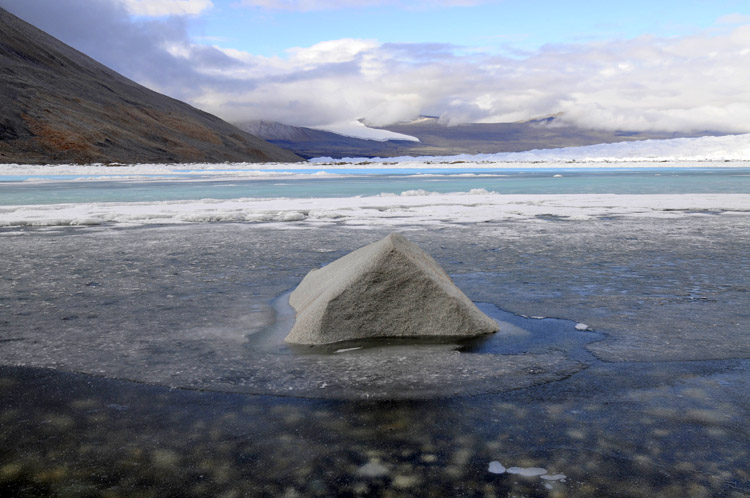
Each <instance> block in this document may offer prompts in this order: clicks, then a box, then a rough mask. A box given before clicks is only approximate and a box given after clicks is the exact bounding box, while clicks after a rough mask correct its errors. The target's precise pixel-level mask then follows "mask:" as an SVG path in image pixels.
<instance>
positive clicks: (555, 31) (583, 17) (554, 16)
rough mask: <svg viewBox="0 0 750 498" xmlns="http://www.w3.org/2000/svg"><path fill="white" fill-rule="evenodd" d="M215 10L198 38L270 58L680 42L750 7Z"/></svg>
mask: <svg viewBox="0 0 750 498" xmlns="http://www.w3.org/2000/svg"><path fill="white" fill-rule="evenodd" d="M264 3H266V4H268V3H271V2H264ZM213 4H214V6H213V7H212V8H209V9H206V10H205V11H204V12H203V13H202V14H201V15H200V16H196V17H195V18H193V20H192V21H191V24H190V29H189V32H190V34H191V36H193V37H194V38H195V39H196V40H200V41H202V42H205V43H212V44H217V45H220V46H225V47H231V48H237V49H240V50H245V51H248V52H252V53H255V54H259V55H267V56H270V55H277V56H283V55H284V52H285V50H286V49H288V48H290V47H304V46H309V45H313V44H315V43H317V42H320V41H323V40H332V39H339V38H368V39H375V40H379V41H381V42H399V43H448V44H454V45H462V46H467V47H480V48H484V49H488V50H489V49H494V50H499V51H509V50H513V49H518V50H527V51H528V50H536V49H538V48H539V47H541V46H542V45H545V44H550V43H551V44H559V43H581V42H590V41H596V40H609V39H617V38H634V37H637V36H641V35H649V34H650V35H656V36H681V35H686V34H689V33H692V32H696V31H699V30H705V29H710V28H711V27H712V26H714V25H715V23H716V21H717V20H718V19H720V18H722V17H724V16H726V15H729V14H745V15H750V2H747V1H742V2H740V1H737V0H730V1H726V0H724V1H711V2H710V1H695V0H693V1H691V0H682V1H673V0H666V1H663V0H662V1H643V0H634V1H628V2H591V1H559V0H557V1H551V0H531V1H529V0H526V1H523V0H503V1H495V2H486V3H482V4H478V5H471V6H440V5H438V6H433V7H427V6H415V7H399V6H398V5H397V4H387V5H383V6H380V7H378V6H365V7H356V6H352V7H348V8H322V9H318V10H288V9H269V8H264V7H259V6H249V5H248V6H240V5H239V4H238V2H237V0H213Z"/></svg>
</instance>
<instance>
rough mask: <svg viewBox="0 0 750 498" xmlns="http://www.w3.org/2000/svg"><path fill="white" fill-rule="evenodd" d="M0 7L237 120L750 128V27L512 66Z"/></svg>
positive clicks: (592, 47)
mask: <svg viewBox="0 0 750 498" xmlns="http://www.w3.org/2000/svg"><path fill="white" fill-rule="evenodd" d="M365 1H366V0H365ZM42 3H44V5H43V6H41V5H40V4H42ZM354 3H356V2H354V0H352V1H351V2H349V4H354ZM157 4H160V2H158V1H156V2H154V3H153V5H157ZM0 5H2V6H3V7H6V8H9V10H11V11H12V12H15V13H17V14H18V15H20V16H21V17H22V18H24V19H26V20H28V21H29V22H31V23H32V24H35V25H37V26H39V27H40V28H41V29H44V30H46V31H48V32H50V33H51V34H52V35H53V36H56V37H58V38H60V39H62V40H63V41H65V42H66V43H69V44H71V45H73V46H75V47H76V48H78V49H79V50H82V51H84V52H86V53H87V54H89V55H91V56H93V57H94V58H96V59H97V60H99V61H101V62H103V63H104V64H106V65H108V66H110V67H112V68H113V69H115V70H117V71H120V72H122V73H123V74H125V75H126V76H128V77H130V78H133V79H135V80H136V81H138V82H140V83H143V84H146V85H147V86H149V87H151V88H153V89H155V90H157V91H160V92H163V93H166V94H168V95H170V96H172V97H175V98H179V99H182V100H186V101H188V102H190V103H191V104H193V105H196V106H198V107H201V108H203V109H204V110H207V111H209V112H213V113H215V114H218V115H219V116H221V117H223V118H225V119H228V120H231V121H242V120H250V119H268V120H277V121H282V122H284V123H287V124H295V125H304V126H324V125H327V124H332V123H341V122H351V121H352V120H356V119H361V118H364V119H365V120H366V122H368V123H371V124H374V125H386V124H389V123H393V122H395V121H400V120H408V119H413V118H415V117H417V116H418V115H420V114H428V115H437V116H440V118H441V120H442V122H444V123H446V124H451V125H454V124H460V123H462V122H507V121H518V120H524V119H530V118H536V117H540V116H546V115H552V114H558V113H560V114H561V116H562V119H564V120H567V121H568V122H570V123H574V124H578V125H580V126H585V127H594V128H603V129H625V130H660V131H702V130H714V131H724V132H750V85H748V82H749V81H750V24H741V23H740V24H716V25H715V26H714V27H713V28H712V29H711V30H708V31H706V32H701V33H696V34H693V35H691V36H684V37H675V38H658V37H645V36H644V37H640V38H635V39H629V40H616V41H610V42H597V43H581V44H571V45H548V46H545V47H543V48H542V49H540V50H538V51H536V52H533V53H528V54H524V55H518V54H517V55H516V56H514V57H505V56H501V55H497V54H493V53H490V52H482V51H479V50H469V49H468V48H467V47H453V46H450V45H441V44H389V43H381V42H378V41H376V40H359V39H341V40H328V41H323V42H320V43H317V44H314V45H311V46H309V47H297V48H294V49H290V50H289V51H288V52H287V55H286V56H285V57H263V56H258V55H255V54H251V53H247V52H243V51H240V50H233V49H225V48H218V47H212V46H208V45H202V44H198V43H196V42H195V41H194V40H191V39H190V37H189V36H188V34H187V29H186V24H185V18H184V17H182V16H172V17H167V18H160V19H147V20H143V19H140V20H138V21H133V20H132V18H131V17H130V15H129V13H128V12H127V11H126V10H125V9H124V7H123V4H122V3H121V0H66V2H59V1H58V0H38V1H35V2H29V1H28V0H0ZM194 5H197V4H194ZM42 7H43V8H42ZM113 33H116V36H114V35H113ZM134 54H137V56H134Z"/></svg>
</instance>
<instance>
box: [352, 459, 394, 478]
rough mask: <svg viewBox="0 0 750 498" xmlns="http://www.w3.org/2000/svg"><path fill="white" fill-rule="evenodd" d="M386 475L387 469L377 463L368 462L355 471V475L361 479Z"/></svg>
mask: <svg viewBox="0 0 750 498" xmlns="http://www.w3.org/2000/svg"><path fill="white" fill-rule="evenodd" d="M387 474H388V467H386V466H385V465H383V464H382V463H380V462H377V461H372V460H371V461H369V462H367V463H366V464H364V465H363V466H361V467H360V468H358V469H357V475H360V476H362V477H380V476H384V475H387Z"/></svg>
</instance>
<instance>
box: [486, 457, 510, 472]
mask: <svg viewBox="0 0 750 498" xmlns="http://www.w3.org/2000/svg"><path fill="white" fill-rule="evenodd" d="M487 470H489V471H490V473H492V474H504V473H505V470H506V469H505V466H504V465H503V464H502V463H500V462H498V461H495V460H493V461H492V462H490V467H489V469H487Z"/></svg>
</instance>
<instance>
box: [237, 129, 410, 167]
mask: <svg viewBox="0 0 750 498" xmlns="http://www.w3.org/2000/svg"><path fill="white" fill-rule="evenodd" d="M235 125H236V126H237V127H238V128H240V129H241V130H244V131H246V132H248V133H252V134H253V135H256V136H258V137H261V138H263V139H264V140H268V141H269V142H271V143H273V144H276V145H278V146H279V147H284V148H287V149H289V150H292V151H294V153H295V154H298V155H300V156H302V157H304V158H305V159H309V158H311V157H320V156H329V157H337V158H338V157H363V156H367V157H374V156H381V157H388V156H393V155H399V154H398V152H399V151H401V150H407V149H406V147H407V146H408V144H410V143H413V142H410V141H407V140H388V141H382V142H381V141H377V140H367V139H364V138H354V137H348V136H345V135H339V134H338V133H333V132H330V131H323V130H316V129H313V128H304V127H301V126H290V125H285V124H281V123H277V122H275V121H245V122H242V123H235Z"/></svg>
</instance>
